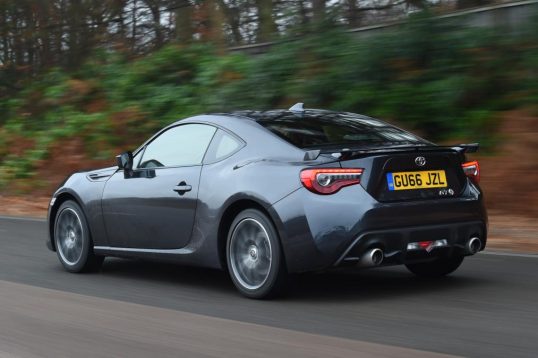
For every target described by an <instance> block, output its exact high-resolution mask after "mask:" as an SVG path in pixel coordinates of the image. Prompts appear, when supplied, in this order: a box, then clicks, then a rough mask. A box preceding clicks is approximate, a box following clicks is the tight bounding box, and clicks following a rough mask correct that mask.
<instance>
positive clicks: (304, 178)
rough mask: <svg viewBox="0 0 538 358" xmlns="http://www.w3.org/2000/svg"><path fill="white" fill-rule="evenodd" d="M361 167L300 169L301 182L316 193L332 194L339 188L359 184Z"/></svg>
mask: <svg viewBox="0 0 538 358" xmlns="http://www.w3.org/2000/svg"><path fill="white" fill-rule="evenodd" d="M362 172H363V169H336V168H318V169H304V170H303V171H301V183H303V185H304V187H305V188H307V189H308V190H310V191H311V192H313V193H316V194H325V195H326V194H334V193H336V192H337V191H338V190H340V189H341V188H343V187H345V186H349V185H355V184H359V183H360V182H361V175H362Z"/></svg>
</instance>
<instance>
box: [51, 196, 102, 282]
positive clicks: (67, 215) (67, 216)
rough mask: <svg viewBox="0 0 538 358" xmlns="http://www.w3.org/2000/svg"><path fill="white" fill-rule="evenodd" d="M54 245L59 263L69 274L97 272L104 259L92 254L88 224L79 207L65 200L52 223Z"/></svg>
mask: <svg viewBox="0 0 538 358" xmlns="http://www.w3.org/2000/svg"><path fill="white" fill-rule="evenodd" d="M54 243H55V245H56V253H57V254H58V258H59V259H60V262H61V263H62V265H63V266H64V267H65V269H66V270H67V271H69V272H86V271H94V270H98V269H99V268H100V267H101V264H102V263H103V260H104V257H103V256H97V255H95V254H94V253H93V244H92V240H91V236H90V230H89V228H88V223H87V222H86V218H85V216H84V213H83V212H82V209H81V208H80V206H79V205H78V204H77V203H76V202H74V201H72V200H67V201H66V202H64V203H62V205H61V206H60V208H59V209H58V213H57V214H56V219H55V222H54Z"/></svg>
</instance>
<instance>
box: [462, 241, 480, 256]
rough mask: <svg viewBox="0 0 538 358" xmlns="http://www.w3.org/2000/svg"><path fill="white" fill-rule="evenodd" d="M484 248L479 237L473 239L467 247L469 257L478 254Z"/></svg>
mask: <svg viewBox="0 0 538 358" xmlns="http://www.w3.org/2000/svg"><path fill="white" fill-rule="evenodd" d="M481 248H482V241H481V240H480V239H479V238H478V237H472V238H471V239H470V240H469V241H468V242H467V246H466V247H465V249H466V251H467V253H468V254H469V255H474V254H476V253H477V252H478V251H479V250H480V249H481Z"/></svg>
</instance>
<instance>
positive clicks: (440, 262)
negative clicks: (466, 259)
mask: <svg viewBox="0 0 538 358" xmlns="http://www.w3.org/2000/svg"><path fill="white" fill-rule="evenodd" d="M462 262H463V255H452V256H447V257H439V258H438V259H436V260H435V261H430V262H421V263H416V264H407V265H405V266H406V267H407V268H408V269H409V271H411V272H412V273H414V274H415V275H417V276H420V277H429V278H435V277H441V276H446V275H448V274H450V273H452V272H454V271H456V270H457V269H458V267H460V265H461V263H462Z"/></svg>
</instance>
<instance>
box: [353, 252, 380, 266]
mask: <svg viewBox="0 0 538 358" xmlns="http://www.w3.org/2000/svg"><path fill="white" fill-rule="evenodd" d="M384 259H385V254H384V253H383V250H381V249H379V248H374V249H370V250H368V251H366V253H364V255H362V257H361V259H360V260H359V265H358V266H360V267H373V266H379V265H381V263H382V262H383V260H384Z"/></svg>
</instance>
